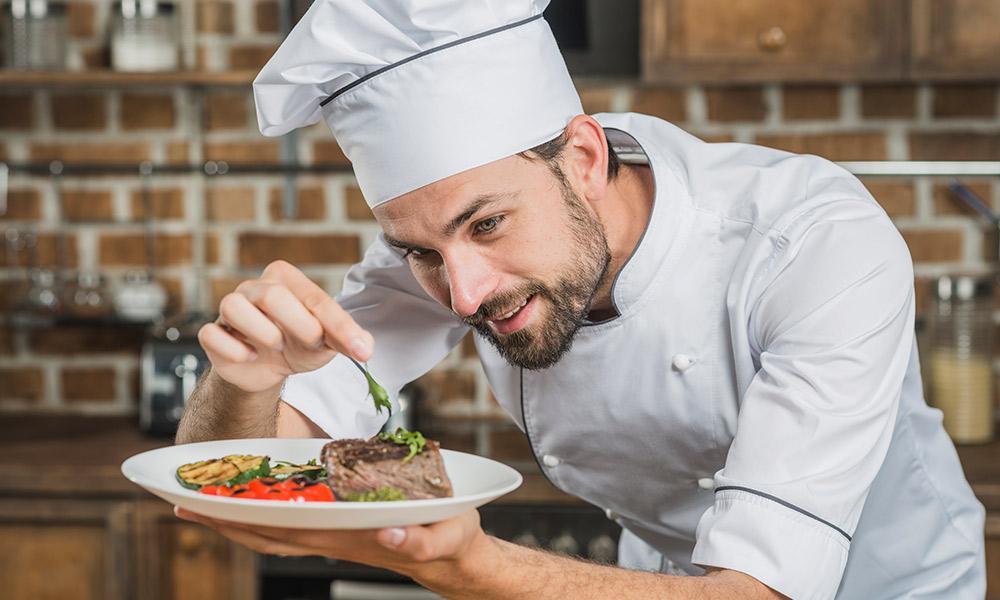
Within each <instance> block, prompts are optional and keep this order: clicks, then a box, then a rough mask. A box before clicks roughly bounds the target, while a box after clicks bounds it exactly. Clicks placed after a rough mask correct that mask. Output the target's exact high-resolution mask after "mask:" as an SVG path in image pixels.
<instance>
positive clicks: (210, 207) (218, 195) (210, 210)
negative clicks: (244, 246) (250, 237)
mask: <svg viewBox="0 0 1000 600" xmlns="http://www.w3.org/2000/svg"><path fill="white" fill-rule="evenodd" d="M255 195H256V192H255V191H254V189H253V188H251V187H231V186H226V187H223V186H212V187H209V188H207V189H206V190H205V213H206V215H205V216H206V217H207V218H208V219H209V220H210V221H253V220H254V218H255V215H256V210H255V208H254V196H255Z"/></svg>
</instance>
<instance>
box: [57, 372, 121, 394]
mask: <svg viewBox="0 0 1000 600" xmlns="http://www.w3.org/2000/svg"><path fill="white" fill-rule="evenodd" d="M60 381H61V383H62V399H63V400H66V401H69V402H76V401H79V400H106V401H110V400H114V399H115V370H114V369H113V368H111V367H97V368H73V367H66V368H64V369H63V370H62V373H61V374H60Z"/></svg>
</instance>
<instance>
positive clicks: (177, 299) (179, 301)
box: [156, 277, 185, 314]
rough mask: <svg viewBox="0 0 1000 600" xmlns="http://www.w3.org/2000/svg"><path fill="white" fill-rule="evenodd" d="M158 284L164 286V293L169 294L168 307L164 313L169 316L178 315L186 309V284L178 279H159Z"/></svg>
mask: <svg viewBox="0 0 1000 600" xmlns="http://www.w3.org/2000/svg"><path fill="white" fill-rule="evenodd" d="M156 282H157V283H159V284H160V285H161V286H163V291H165V292H166V293H167V306H166V307H165V308H164V311H165V312H166V313H167V314H177V313H179V312H181V311H183V310H184V309H185V304H184V282H182V281H181V280H180V279H177V278H176V277H157V278H156Z"/></svg>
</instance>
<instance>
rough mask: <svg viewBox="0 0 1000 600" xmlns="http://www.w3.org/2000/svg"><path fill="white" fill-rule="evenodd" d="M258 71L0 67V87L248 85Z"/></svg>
mask: <svg viewBox="0 0 1000 600" xmlns="http://www.w3.org/2000/svg"><path fill="white" fill-rule="evenodd" d="M256 75H257V71H169V72H161V73H122V72H118V71H110V70H95V71H15V70H10V69H6V70H0V87H8V86H19V87H36V86H44V87H94V86H112V87H129V86H143V87H144V86H149V85H187V86H249V85H250V84H251V83H252V82H253V79H254V77H255V76H256Z"/></svg>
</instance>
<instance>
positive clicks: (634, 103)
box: [0, 0, 1000, 451]
mask: <svg viewBox="0 0 1000 600" xmlns="http://www.w3.org/2000/svg"><path fill="white" fill-rule="evenodd" d="M73 6H74V9H73V10H72V11H71V21H72V26H71V32H72V36H73V38H72V44H73V47H74V48H75V51H76V52H77V53H78V57H79V60H78V61H77V62H78V63H79V64H80V65H81V67H91V66H93V67H100V66H102V65H104V64H106V58H107V52H106V48H105V47H104V46H102V45H101V42H100V41H99V40H100V39H101V36H102V35H103V28H102V26H101V25H100V23H103V21H104V17H105V16H106V10H107V8H106V6H105V5H104V3H93V4H91V3H88V2H76V3H74V4H73ZM187 6H193V7H195V8H196V10H194V11H191V12H193V15H194V16H193V19H194V33H193V34H192V35H193V38H194V44H193V46H192V47H191V50H193V51H188V54H190V55H191V56H190V57H189V62H187V63H186V64H187V65H188V66H191V67H197V68H207V69H227V68H238V69H242V68H249V69H252V68H257V67H258V66H259V65H260V64H262V63H263V61H265V60H266V59H267V57H268V56H269V55H270V52H271V51H272V50H273V48H274V46H275V44H276V42H277V40H278V37H277V35H276V33H275V31H276V30H277V25H276V21H277V13H276V8H275V7H276V3H275V2H273V1H270V0H269V1H262V2H260V1H259V2H198V3H195V4H189V5H187ZM102 61H104V62H102ZM578 84H579V88H580V91H581V95H582V98H583V102H584V106H585V108H586V110H587V111H588V112H600V111H609V110H610V111H626V110H634V111H637V112H643V113H648V114H652V115H657V116H660V117H663V118H665V119H668V120H671V121H673V122H675V123H677V124H678V125H680V126H681V127H683V128H685V129H687V130H689V131H691V132H692V133H694V134H696V135H698V136H701V137H703V138H705V139H707V140H710V141H738V142H748V143H759V144H765V145H769V146H775V147H779V148H784V149H788V150H791V151H795V152H810V153H816V154H820V155H823V156H826V157H828V158H831V159H834V160H884V159H891V160H908V159H929V160H935V159H943V160H957V159H973V160H1000V85H998V82H986V83H984V82H977V83H948V84H912V85H911V84H906V85H900V84H891V85H876V84H871V85H869V84H865V85H845V86H834V85H780V84H772V85H764V86H742V85H741V86H730V87H724V86H709V87H705V86H690V87H685V88H671V87H659V86H656V87H653V86H645V85H639V84H635V83H631V82H600V81H580V82H578ZM297 152H298V155H299V157H300V159H301V160H302V161H303V162H305V163H307V164H327V165H345V164H346V163H345V159H344V157H343V154H342V153H341V152H340V150H339V148H338V147H337V145H336V143H335V142H333V141H332V138H331V137H330V134H329V132H328V131H327V130H326V129H325V126H324V125H322V124H321V125H317V126H314V127H310V128H308V129H307V130H304V131H303V132H301V134H300V135H299V139H298V148H297ZM280 156H281V149H280V142H279V141H278V140H272V139H266V138H263V137H261V136H260V135H259V133H258V132H257V130H256V124H255V118H254V111H253V104H252V99H251V98H250V96H249V93H248V91H247V90H246V89H242V88H239V87H207V88H200V87H193V86H192V87H185V86H166V85H161V86H143V87H141V88H139V87H117V88H94V89H78V88H73V89H60V88H52V87H39V88H35V89H28V88H20V89H16V88H8V89H4V90H2V91H0V159H3V160H9V161H12V162H28V161H41V162H44V161H49V160H53V159H58V160H63V161H66V162H76V161H106V162H111V163H121V162H126V163H135V162H136V161H138V160H150V161H153V162H154V163H157V164H161V163H183V164H189V163H198V162H200V161H203V160H224V161H227V162H228V163H231V164H239V163H246V162H261V163H275V162H278V161H279V159H280ZM947 182H948V180H947V179H943V178H933V177H914V178H869V179H866V180H865V183H866V184H868V185H869V187H870V189H871V191H872V192H873V194H874V195H875V197H876V198H877V199H878V200H879V201H880V202H881V203H882V204H883V206H885V208H886V210H887V211H888V212H889V214H890V215H891V216H892V217H893V219H894V220H895V222H896V223H897V225H898V227H899V229H900V230H901V231H902V233H903V235H904V237H905V238H906V240H907V243H908V244H909V245H910V249H911V252H912V254H913V257H914V260H915V261H916V274H917V277H918V280H919V281H918V282H917V283H918V287H919V289H921V290H922V289H923V288H924V287H925V286H926V281H924V280H926V279H928V278H931V277H934V276H936V275H939V274H942V273H948V272H953V271H972V272H985V271H987V270H988V269H989V268H990V266H991V264H992V262H991V261H993V260H995V258H996V256H995V255H996V251H995V238H992V237H991V236H989V235H987V233H986V232H985V231H984V229H983V227H982V226H981V225H980V223H979V222H978V221H977V220H976V219H975V218H974V217H973V216H972V215H970V214H969V213H968V212H967V211H966V210H965V209H964V208H962V207H961V206H959V205H957V204H956V203H955V202H954V201H953V200H952V199H951V198H950V197H949V196H948V194H947V192H946V190H945V188H944V186H945V184H946V183H947ZM966 183H968V184H969V185H970V186H971V187H972V188H973V189H974V190H975V191H976V192H977V193H979V194H980V195H981V196H982V197H983V198H984V199H986V201H987V202H988V203H990V204H991V205H992V206H993V207H995V208H997V209H1000V182H998V181H994V180H990V179H986V178H981V179H977V178H970V179H968V180H967V181H966ZM297 186H298V192H299V193H298V198H299V207H298V212H297V213H296V214H295V215H292V216H290V217H288V216H285V215H284V214H283V212H282V210H281V205H282V200H283V194H284V191H283V190H284V181H283V179H282V178H281V177H279V176H273V175H260V174H240V175H216V176H206V175H202V174H194V175H185V174H179V175H157V176H155V177H154V178H153V179H152V180H151V182H149V183H148V185H146V186H145V187H146V190H145V191H144V185H143V182H142V180H141V179H140V178H139V177H138V175H135V176H131V175H130V176H120V175H116V176H98V177H94V176H88V177H84V176H69V175H66V176H63V177H62V178H61V179H60V180H59V182H58V184H57V183H56V181H54V180H53V179H52V178H50V177H47V176H28V175H24V174H17V175H15V176H13V177H12V179H11V182H10V187H11V193H10V197H9V207H8V211H7V213H6V214H5V215H2V216H0V229H4V230H7V229H17V230H19V231H29V230H30V231H34V232H37V234H38V236H39V244H38V264H43V265H48V266H51V267H54V268H56V269H60V270H61V271H62V272H64V273H65V274H67V275H68V274H71V273H75V272H76V271H78V270H82V271H94V272H100V273H101V274H103V275H105V276H106V277H107V278H108V279H109V281H111V282H112V283H114V282H117V281H120V280H121V278H122V277H123V275H124V274H125V273H126V272H127V271H129V270H131V269H134V268H136V267H142V266H144V265H145V263H146V243H145V234H144V217H145V205H146V202H144V200H146V199H147V198H148V200H149V204H150V205H151V210H152V216H153V217H154V219H153V223H154V224H153V229H154V231H155V235H156V243H155V244H153V247H154V251H153V255H154V260H155V263H156V267H157V269H156V275H157V277H158V279H159V280H160V281H162V282H163V283H164V284H165V286H166V288H167V290H168V291H169V294H170V308H171V310H172V311H181V310H192V309H200V310H211V309H212V308H213V307H215V306H216V305H217V302H218V299H219V298H220V297H221V296H222V295H223V294H225V293H226V292H228V291H229V290H231V289H232V288H233V287H235V285H236V284H237V283H238V282H239V281H241V280H242V279H243V278H247V277H252V276H255V275H256V274H257V273H258V272H259V270H260V269H261V267H262V266H263V265H265V264H266V263H267V262H268V261H270V260H272V259H274V258H279V257H281V258H285V259H288V260H291V261H292V262H294V263H296V264H298V265H300V266H301V267H303V269H304V270H305V271H306V272H307V273H308V274H309V275H310V276H311V277H314V278H315V279H316V280H317V281H319V282H320V283H321V284H322V285H324V286H326V287H327V288H328V289H329V290H331V292H336V291H337V290H338V289H339V287H340V282H341V279H342V277H343V275H344V272H345V271H346V269H347V267H348V266H349V265H350V263H351V262H352V261H354V260H356V259H357V258H358V256H359V255H360V253H361V252H362V251H363V249H364V247H365V246H366V245H367V244H368V243H369V242H370V241H371V240H372V239H373V237H374V236H375V234H376V232H377V225H376V224H375V222H374V221H373V220H372V218H371V213H370V211H369V210H368V208H367V206H366V205H365V204H364V201H363V199H362V198H361V196H360V192H359V191H358V189H357V187H356V186H355V183H354V181H353V178H352V176H351V175H350V173H349V172H346V171H345V172H343V173H338V174H332V175H323V176H318V175H309V176H302V177H300V178H299V180H298V182H297ZM26 262H27V258H26V257H25V256H23V253H22V255H20V256H7V255H6V252H5V251H4V249H3V248H0V311H10V310H11V309H12V307H13V302H14V299H15V298H17V297H18V295H19V294H21V293H23V291H24V290H25V289H26V287H27V286H26V283H25V270H24V265H25V264H26ZM925 304H926V302H925V301H924V295H923V294H921V295H920V307H919V308H920V309H923V308H925V306H924V305H925ZM141 339H142V332H141V330H136V329H135V328H127V327H122V328H93V327H86V326H79V327H67V328H61V329H52V330H30V329H29V330H25V329H19V328H12V327H4V328H0V410H3V411H53V412H64V411H69V412H86V413H114V414H127V413H132V412H134V411H135V398H136V395H137V394H136V390H137V383H136V381H137V374H136V373H137V364H138V360H137V349H138V347H139V345H140V343H141ZM428 382H430V383H432V384H433V385H431V386H429V387H430V388H432V398H431V399H430V400H431V403H433V404H435V405H441V406H444V407H448V406H450V407H451V408H450V409H449V410H453V411H455V413H456V414H461V413H462V412H463V411H466V410H467V409H468V405H467V404H466V403H465V402H464V401H465V400H473V401H474V402H475V405H477V406H480V407H484V409H485V408H488V407H490V406H491V401H490V397H489V391H488V388H487V386H486V383H485V379H484V378H483V376H482V374H481V372H480V371H479V369H478V366H477V362H476V359H475V356H474V352H473V351H472V350H471V344H469V343H465V344H463V346H462V347H460V348H459V349H457V350H456V352H455V353H454V354H453V356H451V357H449V359H448V360H447V361H446V362H445V363H444V364H443V365H442V366H441V368H440V369H438V370H437V371H435V372H433V373H432V374H431V375H429V376H428ZM473 429H475V426H473ZM454 435H460V434H454ZM493 437H495V436H485V435H480V436H473V438H470V439H475V440H476V442H475V443H476V444H477V449H479V450H480V451H483V450H485V449H488V446H489V445H490V444H491V441H490V440H492V439H493ZM497 439H498V440H499V441H497V442H496V443H498V444H506V442H504V441H503V439H504V438H503V436H500V438H497ZM484 446H485V447H486V448H484Z"/></svg>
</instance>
